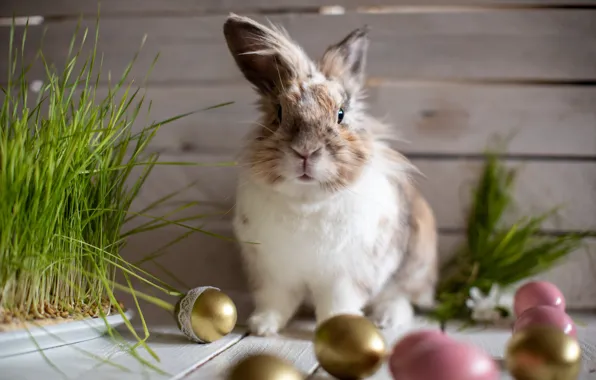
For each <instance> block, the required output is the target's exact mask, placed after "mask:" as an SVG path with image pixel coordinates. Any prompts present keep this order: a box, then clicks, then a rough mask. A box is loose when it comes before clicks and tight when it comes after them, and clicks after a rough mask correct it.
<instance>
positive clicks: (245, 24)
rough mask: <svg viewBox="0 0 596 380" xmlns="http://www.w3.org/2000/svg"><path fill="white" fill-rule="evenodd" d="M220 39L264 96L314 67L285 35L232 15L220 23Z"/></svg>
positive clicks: (304, 74)
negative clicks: (221, 25)
mask: <svg viewBox="0 0 596 380" xmlns="http://www.w3.org/2000/svg"><path fill="white" fill-rule="evenodd" d="M223 29H224V36H225V38H226V42H227V44H228V48H229V50H230V52H231V53H232V55H233V56H234V59H235V60H236V64H237V65H238V67H239V68H240V70H241V71H242V73H243V74H244V76H245V77H246V79H248V81H250V82H251V83H252V84H253V85H255V86H256V88H257V89H258V90H259V91H260V92H261V93H262V94H265V95H270V94H272V93H273V92H274V91H275V90H276V88H277V87H278V86H283V85H284V84H286V83H288V82H291V81H293V80H296V79H299V78H300V77H302V76H304V77H307V76H308V75H311V73H312V70H313V69H314V64H313V63H312V62H311V61H310V60H309V59H308V57H307V56H306V54H305V53H304V52H303V51H302V49H300V47H299V46H298V45H297V44H296V43H295V42H293V41H292V40H291V39H290V38H289V37H288V35H287V34H286V32H285V31H284V30H283V29H281V28H279V27H275V26H272V27H271V28H268V27H266V26H264V25H261V24H260V23H258V22H256V21H254V20H252V19H250V18H248V17H242V16H238V15H235V14H230V16H228V19H227V20H226V22H225V24H224V28H223Z"/></svg>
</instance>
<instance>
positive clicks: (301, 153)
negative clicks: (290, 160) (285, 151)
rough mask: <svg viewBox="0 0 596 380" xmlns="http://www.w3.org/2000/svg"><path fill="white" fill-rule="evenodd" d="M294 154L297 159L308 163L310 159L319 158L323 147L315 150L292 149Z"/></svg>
mask: <svg viewBox="0 0 596 380" xmlns="http://www.w3.org/2000/svg"><path fill="white" fill-rule="evenodd" d="M291 149H292V152H293V153H294V155H296V157H298V158H301V159H302V160H304V161H306V160H308V159H309V158H311V159H312V158H316V157H317V156H319V155H320V154H321V149H322V148H321V147H318V148H315V149H297V148H291Z"/></svg>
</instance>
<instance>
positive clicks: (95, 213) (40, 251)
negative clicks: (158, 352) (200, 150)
mask: <svg viewBox="0 0 596 380" xmlns="http://www.w3.org/2000/svg"><path fill="white" fill-rule="evenodd" d="M15 29H16V28H15V27H14V26H13V28H12V29H11V31H12V32H11V38H10V52H11V55H10V57H9V62H10V63H11V64H10V70H9V71H10V72H9V73H8V74H9V75H8V77H9V78H10V79H9V82H8V84H7V85H5V86H4V87H3V89H2V90H3V92H4V100H3V103H2V106H1V109H0V127H1V128H0V196H1V197H2V202H0V289H1V293H0V323H1V322H10V321H14V320H20V321H23V320H30V321H36V320H40V319H48V318H54V317H56V316H62V317H73V318H85V317H102V318H104V317H105V316H106V314H107V313H108V312H112V313H121V314H122V313H123V309H124V308H123V306H122V305H120V304H119V302H118V300H117V299H116V295H115V292H114V291H115V288H116V287H117V288H118V289H121V290H126V291H127V292H128V293H131V294H133V296H134V299H135V305H126V307H128V308H133V309H134V308H136V309H137V314H138V315H139V316H140V319H141V320H142V321H143V316H142V310H141V309H140V306H139V304H138V302H137V295H138V296H139V297H140V298H144V299H146V300H148V301H151V302H154V303H157V304H158V305H160V306H162V307H165V308H166V309H169V308H171V307H172V306H171V305H169V304H168V303H166V302H163V301H161V300H160V299H157V298H155V297H149V296H146V295H143V294H141V293H139V292H138V291H136V290H135V289H134V288H133V285H132V283H133V280H136V281H141V282H143V283H145V284H149V285H152V286H154V287H156V288H158V289H160V290H162V291H163V292H164V293H165V294H169V295H180V294H181V293H180V292H178V291H177V290H175V289H173V288H172V287H171V286H169V285H168V284H166V283H164V282H163V281H161V280H159V279H157V278H155V277H154V276H152V275H151V274H149V273H147V272H145V271H143V270H142V269H140V268H139V267H137V266H135V265H132V264H131V263H129V262H128V261H126V260H125V259H124V258H123V257H122V256H121V253H120V251H121V248H122V247H123V246H124V244H125V243H126V239H127V238H128V237H129V236H131V235H134V234H137V233H143V232H148V231H152V230H154V229H156V228H161V227H165V226H168V225H171V224H175V225H177V226H182V227H187V230H188V231H189V233H194V232H201V233H206V234H210V233H209V232H208V231H203V230H201V229H200V228H196V227H192V226H190V225H189V224H187V223H188V222H190V221H192V220H194V219H198V218H202V217H204V215H198V216H190V217H188V216H187V217H185V218H179V219H176V218H175V217H174V216H172V215H169V214H168V216H169V218H165V217H160V216H156V217H154V216H151V215H150V212H151V210H152V209H154V208H155V207H158V206H160V205H161V204H162V203H163V202H164V201H166V200H168V199H170V198H171V197H172V196H173V195H175V193H172V194H170V195H168V196H166V197H164V198H162V199H160V200H159V201H157V202H155V203H153V204H151V205H149V206H148V207H147V208H146V209H144V210H142V211H140V212H138V213H131V212H130V211H129V210H130V206H131V204H132V202H133V200H134V199H135V198H136V197H137V195H138V194H139V190H140V189H141V187H142V186H143V184H144V182H145V180H146V179H147V177H148V176H149V175H150V173H151V171H152V169H153V168H154V167H155V165H194V163H185V162H179V163H172V162H170V163H168V162H158V155H157V154H155V153H147V149H146V148H147V146H148V145H149V143H150V142H151V141H152V139H153V138H154V137H155V135H156V133H157V132H158V131H159V130H160V128H161V127H162V126H163V125H165V124H167V123H170V122H172V121H174V120H177V119H179V118H181V117H184V116H187V115H189V114H191V113H192V112H191V113H188V114H184V115H177V116H174V117H172V118H170V119H168V120H164V121H161V122H156V123H149V125H147V126H146V127H145V128H143V129H142V130H140V131H138V132H135V131H133V130H132V125H133V123H134V122H135V120H137V119H138V116H139V115H140V114H141V112H142V110H144V109H147V108H150V104H147V103H148V102H146V101H145V98H144V96H142V94H141V92H140V90H138V89H134V88H133V87H132V86H131V85H129V84H128V83H130V80H129V79H128V76H129V75H130V71H131V68H132V65H133V63H134V60H135V59H136V55H135V56H134V58H133V59H132V60H131V63H130V65H129V66H128V67H127V68H126V70H124V73H123V75H122V77H121V78H120V79H119V80H118V81H116V82H115V83H113V84H110V85H109V91H108V93H107V95H104V96H100V95H99V94H98V88H100V81H101V78H100V74H97V73H98V72H101V71H102V70H101V59H100V58H98V55H97V51H96V47H97V39H98V31H99V28H97V29H96V31H95V38H94V40H95V44H94V45H93V49H92V51H91V52H90V53H88V54H87V55H83V51H84V49H83V47H84V46H85V44H86V41H87V40H88V38H87V35H88V30H84V31H83V32H82V33H80V32H79V31H78V30H77V31H76V32H75V33H74V35H73V40H72V43H71V46H70V53H69V57H68V60H67V62H68V63H67V65H66V66H65V68H64V70H60V71H58V70H57V69H56V68H54V67H53V66H51V65H48V64H47V63H45V60H44V57H43V52H42V51H40V54H39V56H38V59H39V60H40V61H41V62H43V63H44V67H45V71H46V73H45V78H43V82H44V86H43V88H42V89H41V91H40V93H39V96H38V98H37V99H35V100H34V99H30V98H28V88H27V87H28V83H27V79H26V78H27V68H26V67H25V66H24V65H23V51H24V49H25V42H24V41H25V40H26V28H25V32H24V36H23V44H22V45H21V46H14V45H13V42H14V41H15ZM81 35H82V36H81ZM79 36H81V37H80V38H78V39H77V37H79ZM131 55H132V54H131ZM17 67H22V68H21V69H18V70H17ZM98 69H99V70H98ZM104 88H105V86H104ZM210 108H213V107H210ZM224 165H225V164H224ZM183 208H184V207H182V208H180V209H183ZM139 216H143V217H146V218H148V220H149V221H147V222H144V223H142V224H140V225H138V226H137V227H135V228H134V229H132V230H128V231H123V226H124V225H125V224H126V223H128V222H131V221H132V219H134V218H136V217H139ZM187 235H188V233H187ZM210 235H214V234H210ZM118 273H120V274H121V276H122V278H124V284H116V283H115V279H116V275H117V274H118ZM127 324H128V326H129V328H130V330H131V331H132V332H133V334H134V335H135V336H136V338H137V339H138V340H139V344H138V345H143V346H145V348H147V349H148V350H149V351H150V352H151V350H150V349H149V348H148V347H147V346H146V345H144V341H145V340H146V339H147V336H148V331H147V329H146V327H145V337H143V338H141V337H139V336H138V335H137V333H136V332H134V331H133V329H132V326H131V325H130V323H127ZM143 324H144V321H143ZM110 334H111V335H113V336H115V335H117V334H116V332H115V331H110ZM138 345H137V346H138Z"/></svg>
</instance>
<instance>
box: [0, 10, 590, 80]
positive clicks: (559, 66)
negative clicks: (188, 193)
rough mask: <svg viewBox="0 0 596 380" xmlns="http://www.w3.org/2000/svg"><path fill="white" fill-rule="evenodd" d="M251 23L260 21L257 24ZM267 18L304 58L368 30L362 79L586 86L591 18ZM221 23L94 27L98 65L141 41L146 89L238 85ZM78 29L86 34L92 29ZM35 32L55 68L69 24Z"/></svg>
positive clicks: (153, 21)
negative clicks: (173, 85) (366, 74)
mask: <svg viewBox="0 0 596 380" xmlns="http://www.w3.org/2000/svg"><path fill="white" fill-rule="evenodd" d="M256 18H257V19H258V20H261V21H264V20H265V17H263V16H258V17H256ZM269 18H270V20H271V21H273V22H279V23H281V24H283V25H284V26H285V27H286V28H287V29H288V31H289V32H290V33H291V35H292V36H294V38H295V39H296V40H297V41H298V42H300V43H301V44H303V45H304V47H305V49H306V50H307V52H309V53H311V54H313V55H314V56H319V55H320V54H322V52H323V50H324V49H325V47H326V46H327V45H329V44H330V43H333V42H336V41H338V40H339V39H341V38H343V37H344V36H345V35H346V34H347V33H348V32H349V31H351V30H353V29H355V28H357V27H361V26H362V25H364V24H368V25H370V26H371V28H372V31H371V47H370V54H369V73H370V75H371V76H372V77H384V78H424V79H460V78H468V79H470V78H471V79H508V80H517V79H542V80H586V79H594V78H596V67H595V66H594V65H593V62H594V61H596V23H594V20H595V19H596V11H592V10H581V11H578V10H558V11H546V10H540V11H510V12H490V11H487V12H446V13H440V12H439V13H419V14H356V13H348V14H346V15H341V16H334V15H331V16H329V15H316V14H290V15H281V16H271V17H269ZM224 19H225V16H208V17H147V18H117V19H104V20H103V21H102V22H101V25H100V29H101V33H100V38H101V41H100V44H99V51H100V52H102V53H104V65H103V67H104V69H105V70H106V71H107V70H108V69H110V70H112V72H113V73H116V74H117V75H116V76H119V74H120V73H121V72H122V70H123V69H124V67H125V66H126V65H127V64H128V63H129V62H130V60H131V58H132V56H133V54H134V52H135V51H136V50H137V49H138V47H139V45H140V43H141V40H142V38H143V35H144V34H147V35H148V40H147V44H146V45H145V47H144V48H143V50H142V53H141V55H140V57H139V61H138V62H137V65H136V66H135V68H134V69H133V72H132V77H136V79H137V80H138V81H140V80H141V79H142V78H143V77H144V76H145V74H146V73H147V71H148V69H149V67H150V66H151V63H152V62H153V60H154V58H155V56H156V54H157V53H161V59H160V61H159V62H158V64H157V66H156V68H155V70H154V71H153V73H152V75H151V80H152V81H153V82H167V83H172V82H179V83H187V82H188V81H241V80H242V78H241V74H240V73H239V71H238V70H237V68H236V67H235V66H234V62H233V59H232V58H231V57H230V54H229V52H228V51H227V47H226V45H225V42H224V38H223V33H222V24H223V22H224ZM84 24H85V25H91V26H93V25H94V21H88V22H85V23H84ZM45 26H47V27H48V31H47V34H46V36H45V43H44V52H45V55H46V59H47V60H48V61H49V62H54V63H57V64H58V65H60V64H62V62H63V61H64V57H65V56H66V52H67V50H68V44H69V42H70V40H71V38H72V34H73V31H74V27H75V21H63V22H49V23H47V24H45V25H44V27H45ZM8 29H9V28H2V29H0V40H4V39H6V38H7V34H8ZM41 31H42V27H32V28H31V30H30V33H29V44H28V45H27V46H28V49H29V50H28V53H27V58H31V56H32V55H33V53H34V49H33V47H35V46H36V44H37V43H38V41H39V40H40V38H41ZM321 35H324V36H325V38H321ZM5 50H6V46H5V45H4V44H3V46H2V48H1V49H0V55H4V56H6V55H5V54H6V53H5ZM0 63H1V66H0V73H5V72H6V70H5V66H6V62H5V61H2V62H0ZM42 73H43V71H41V68H40V67H39V65H37V66H34V67H33V68H32V69H31V77H36V76H37V77H41V74H42ZM2 75H4V74H2ZM0 79H2V78H0ZM104 79H106V78H104Z"/></svg>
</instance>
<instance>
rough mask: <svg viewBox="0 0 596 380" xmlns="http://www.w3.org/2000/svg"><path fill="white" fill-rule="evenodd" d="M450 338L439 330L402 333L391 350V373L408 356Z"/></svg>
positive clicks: (447, 341)
mask: <svg viewBox="0 0 596 380" xmlns="http://www.w3.org/2000/svg"><path fill="white" fill-rule="evenodd" d="M449 342H451V340H449V338H448V337H447V335H445V334H443V332H442V331H441V330H417V331H414V332H411V333H409V334H406V335H404V336H403V337H402V338H401V339H400V340H399V341H398V342H397V344H396V345H395V346H393V350H392V352H391V356H390V358H389V367H390V370H391V372H392V373H397V372H398V367H400V366H401V365H402V364H403V363H405V362H406V361H407V359H408V357H409V356H411V355H413V354H417V353H418V352H419V351H420V350H421V349H426V348H428V347H432V346H434V345H437V344H442V343H449Z"/></svg>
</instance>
